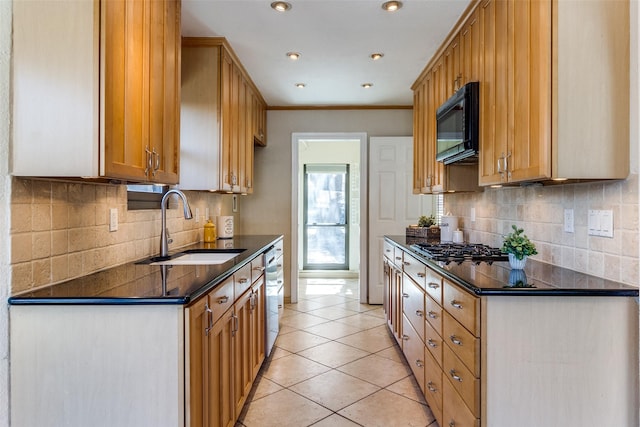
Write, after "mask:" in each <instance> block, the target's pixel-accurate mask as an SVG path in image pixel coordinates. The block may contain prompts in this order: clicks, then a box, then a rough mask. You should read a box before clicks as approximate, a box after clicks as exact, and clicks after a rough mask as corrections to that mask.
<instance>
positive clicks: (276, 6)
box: [271, 1, 291, 12]
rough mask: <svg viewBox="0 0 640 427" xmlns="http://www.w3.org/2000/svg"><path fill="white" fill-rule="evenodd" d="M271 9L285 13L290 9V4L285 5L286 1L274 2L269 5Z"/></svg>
mask: <svg viewBox="0 0 640 427" xmlns="http://www.w3.org/2000/svg"><path fill="white" fill-rule="evenodd" d="M271 8H272V9H273V10H276V11H278V12H286V11H287V10H290V9H291V3H287V2H286V1H274V2H273V3H271Z"/></svg>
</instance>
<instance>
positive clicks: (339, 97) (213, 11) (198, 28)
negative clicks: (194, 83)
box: [182, 0, 469, 106]
mask: <svg viewBox="0 0 640 427" xmlns="http://www.w3.org/2000/svg"><path fill="white" fill-rule="evenodd" d="M271 1H272V0H182V34H183V36H186V37H194V36H198V37H210V36H222V37H226V39H227V40H228V41H229V43H230V44H231V47H232V48H233V50H234V51H235V53H236V54H237V56H238V57H239V58H240V61H241V62H242V64H243V66H244V67H245V69H246V70H247V72H248V73H249V75H250V76H251V79H252V80H253V82H254V83H255V84H256V86H257V87H258V89H259V90H260V92H261V93H262V95H263V97H264V98H265V100H266V101H267V104H268V105H269V106H345V105H349V106H353V105H362V106H390V105H411V104H412V103H413V95H412V92H411V85H412V84H413V82H414V81H415V79H416V78H417V77H418V75H419V74H420V72H421V71H422V70H423V69H424V67H425V65H426V64H427V62H428V61H429V59H431V57H432V55H433V54H434V52H435V51H436V49H437V48H438V46H439V45H440V44H441V43H442V41H443V40H444V38H445V37H446V35H447V34H448V33H449V31H450V30H451V28H452V27H453V25H454V24H455V23H456V21H457V20H458V18H459V17H460V15H461V14H462V12H463V11H464V9H465V8H466V6H467V5H468V4H469V0H404V1H403V7H402V8H401V9H400V10H399V11H397V12H394V13H389V12H386V11H384V10H382V7H381V5H382V3H383V0H322V1H321V0H289V2H290V3H291V4H292V6H293V7H292V8H291V10H289V11H288V12H286V13H279V12H276V11H274V10H273V9H271V7H270V3H271ZM290 51H295V52H299V53H300V54H301V57H300V59H299V60H297V61H292V60H290V59H289V58H287V57H286V55H285V54H286V53H287V52H290ZM374 52H382V53H384V57H383V58H382V59H380V60H378V61H372V60H371V59H370V57H369V55H370V54H372V53H374ZM369 82H370V83H373V87H371V88H369V89H363V88H362V87H361V84H363V83H369ZM296 83H305V84H306V85H307V86H306V87H305V88H304V89H299V88H297V87H295V84H296Z"/></svg>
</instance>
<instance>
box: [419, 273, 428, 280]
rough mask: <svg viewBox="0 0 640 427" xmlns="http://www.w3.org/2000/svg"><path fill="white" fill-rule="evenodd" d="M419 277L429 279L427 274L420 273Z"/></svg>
mask: <svg viewBox="0 0 640 427" xmlns="http://www.w3.org/2000/svg"><path fill="white" fill-rule="evenodd" d="M418 277H421V278H423V279H424V278H425V277H427V275H426V274H424V273H420V272H419V273H418Z"/></svg>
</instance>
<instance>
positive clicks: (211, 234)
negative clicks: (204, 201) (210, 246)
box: [204, 219, 216, 243]
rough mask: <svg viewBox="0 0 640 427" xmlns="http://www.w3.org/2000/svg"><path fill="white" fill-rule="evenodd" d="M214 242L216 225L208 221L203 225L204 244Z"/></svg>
mask: <svg viewBox="0 0 640 427" xmlns="http://www.w3.org/2000/svg"><path fill="white" fill-rule="evenodd" d="M215 241H216V225H215V224H214V223H213V222H212V221H211V220H210V219H209V220H207V223H206V224H205V225H204V242H205V243H213V242H215Z"/></svg>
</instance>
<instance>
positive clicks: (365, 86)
mask: <svg viewBox="0 0 640 427" xmlns="http://www.w3.org/2000/svg"><path fill="white" fill-rule="evenodd" d="M371 86H373V83H362V87H363V88H365V89H369V88H370V87H371Z"/></svg>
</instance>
